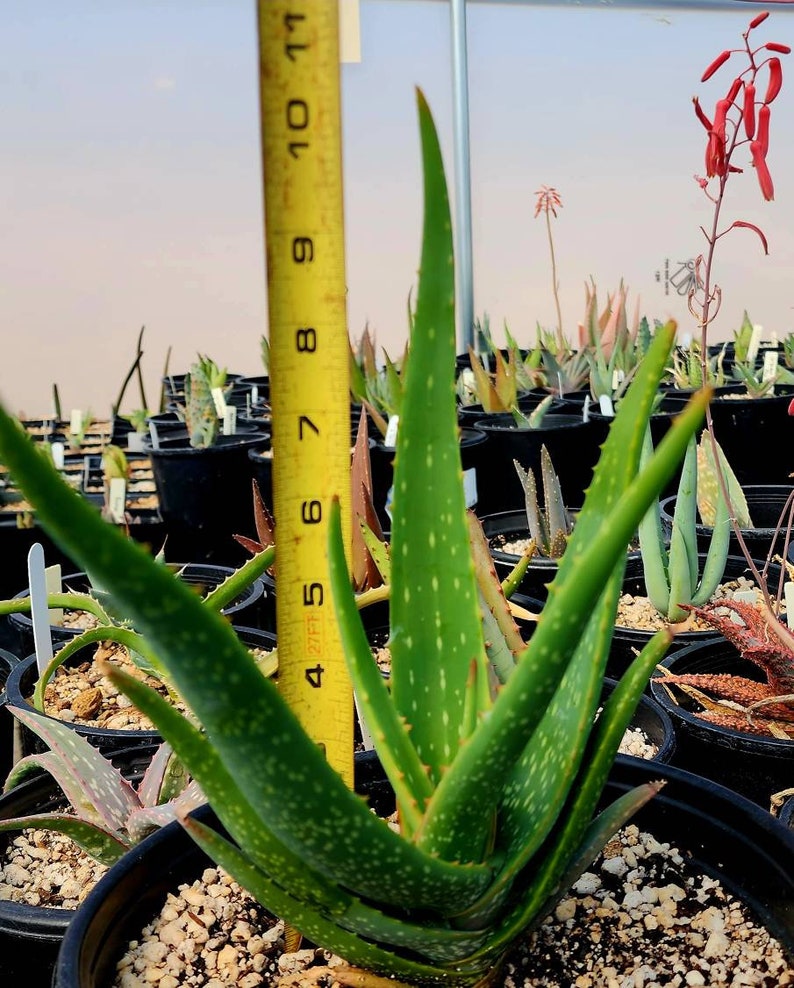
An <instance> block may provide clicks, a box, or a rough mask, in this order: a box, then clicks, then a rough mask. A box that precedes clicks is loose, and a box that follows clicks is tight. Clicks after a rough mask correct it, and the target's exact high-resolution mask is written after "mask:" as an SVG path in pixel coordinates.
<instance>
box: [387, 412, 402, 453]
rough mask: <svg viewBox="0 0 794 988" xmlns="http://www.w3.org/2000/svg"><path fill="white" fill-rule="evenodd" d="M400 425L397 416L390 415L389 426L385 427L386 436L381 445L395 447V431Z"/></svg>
mask: <svg viewBox="0 0 794 988" xmlns="http://www.w3.org/2000/svg"><path fill="white" fill-rule="evenodd" d="M399 425H400V416H399V415H390V416H389V424H388V425H387V426H386V436H385V438H384V440H383V445H384V446H388V447H390V448H391V447H392V446H396V445H397V429H398V427H399Z"/></svg>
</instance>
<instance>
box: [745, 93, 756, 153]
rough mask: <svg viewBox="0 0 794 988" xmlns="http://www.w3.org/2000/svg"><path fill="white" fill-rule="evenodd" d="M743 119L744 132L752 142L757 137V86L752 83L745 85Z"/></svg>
mask: <svg viewBox="0 0 794 988" xmlns="http://www.w3.org/2000/svg"><path fill="white" fill-rule="evenodd" d="M742 119H743V120H744V132H745V134H747V139H748V140H750V141H751V140H752V139H753V137H754V136H755V86H754V85H753V84H752V82H746V83H745V84H744V108H743V111H742Z"/></svg>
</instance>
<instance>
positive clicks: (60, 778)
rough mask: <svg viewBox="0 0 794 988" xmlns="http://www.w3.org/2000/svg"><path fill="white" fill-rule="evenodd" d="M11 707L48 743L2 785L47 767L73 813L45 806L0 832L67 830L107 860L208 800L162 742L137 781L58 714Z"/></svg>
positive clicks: (11, 820) (2, 825)
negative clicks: (122, 772) (49, 809)
mask: <svg viewBox="0 0 794 988" xmlns="http://www.w3.org/2000/svg"><path fill="white" fill-rule="evenodd" d="M9 710H10V711H11V713H12V714H13V715H14V717H16V718H17V719H18V720H20V721H21V722H22V723H23V724H24V725H25V726H26V727H28V728H29V729H30V730H31V731H33V732H34V733H35V734H37V735H38V736H39V737H40V738H41V740H42V741H44V742H45V743H46V744H47V745H48V746H49V751H46V752H42V753H37V754H33V755H28V756H26V757H25V758H22V759H21V760H20V761H18V762H17V764H16V765H15V766H14V767H13V769H12V770H11V773H10V775H9V776H8V778H7V779H6V783H5V791H6V792H8V790H9V789H13V787H14V786H16V785H19V783H20V782H24V781H25V779H27V777H28V776H29V775H31V774H36V773H38V772H40V771H45V772H49V774H50V775H51V776H52V777H53V778H54V779H55V781H56V782H57V783H58V785H59V786H60V788H61V789H62V790H63V792H64V795H65V796H66V798H67V800H68V802H69V806H70V807H71V812H63V811H56V812H51V811H48V812H44V813H36V814H32V815H29V816H24V817H8V818H6V819H4V820H0V832H2V831H6V832H7V831H14V830H22V829H24V828H26V827H31V828H33V829H36V830H56V831H59V832H60V833H63V834H66V835H67V837H71V838H72V840H73V841H75V843H77V844H79V846H80V847H81V848H82V849H83V850H84V851H85V852H86V853H87V854H89V855H90V856H91V857H92V858H95V859H96V860H97V861H100V862H101V863H102V864H106V865H111V864H113V862H114V861H117V860H118V859H119V858H120V857H121V856H122V854H125V853H126V852H127V851H128V850H129V849H130V848H131V847H134V845H135V844H137V843H139V842H140V841H142V840H143V838H144V837H146V835H147V834H149V833H151V831H152V830H156V829H157V828H158V827H163V826H165V825H166V824H167V823H170V822H171V821H172V820H176V819H177V815H178V814H179V813H188V812H190V810H193V809H195V808H196V807H197V806H200V805H201V804H202V803H204V802H206V800H205V799H204V797H203V795H202V793H201V790H200V789H199V788H198V786H197V785H196V784H195V783H194V782H190V780H189V776H188V775H187V773H186V772H185V769H184V767H183V766H182V764H181V762H180V761H179V759H178V758H176V757H175V756H174V754H173V752H172V750H171V748H170V746H169V745H167V744H162V745H160V747H159V748H158V750H157V752H156V753H155V755H154V757H153V758H152V760H151V762H150V763H149V766H148V768H147V769H146V772H145V773H144V776H143V778H142V779H141V781H140V784H139V785H138V787H137V788H134V787H133V786H132V785H131V783H129V782H128V781H127V780H126V779H125V778H124V777H123V776H122V774H121V772H120V771H119V770H118V769H117V768H115V767H114V766H113V765H112V764H111V762H110V761H109V760H108V759H107V758H105V756H104V755H102V754H100V752H99V751H98V750H97V749H96V748H94V747H93V745H91V744H89V742H88V741H86V739H85V738H83V737H81V736H80V735H79V734H78V733H77V732H76V731H73V730H71V729H70V728H68V727H66V726H65V725H64V724H62V723H61V722H60V721H58V720H54V719H53V718H51V717H44V716H42V715H41V714H39V713H36V712H33V711H25V710H22V709H21V708H19V707H10V708H9Z"/></svg>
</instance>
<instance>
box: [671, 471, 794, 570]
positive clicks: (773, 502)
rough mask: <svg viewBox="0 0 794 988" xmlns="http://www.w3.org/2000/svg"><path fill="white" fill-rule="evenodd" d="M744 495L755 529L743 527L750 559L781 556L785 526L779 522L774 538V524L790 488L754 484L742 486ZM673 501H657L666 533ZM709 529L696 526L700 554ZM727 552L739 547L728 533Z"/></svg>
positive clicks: (738, 552)
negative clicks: (780, 526)
mask: <svg viewBox="0 0 794 988" xmlns="http://www.w3.org/2000/svg"><path fill="white" fill-rule="evenodd" d="M742 490H743V491H744V496H745V498H746V499H747V508H748V510H749V512H750V518H751V519H752V521H753V524H754V525H755V528H743V529H742V530H741V532H742V538H743V539H744V541H745V545H746V546H747V549H748V551H749V553H750V555H751V556H752V558H753V559H767V558H768V557H769V555H770V553H771V554H772V555H773V556H774V555H775V554H777V555H780V556H784V555H785V553H784V552H783V549H784V544H785V540H786V523H787V520H786V519H785V518H784V519H783V524H782V528H781V530H780V531H779V532H777V537H776V535H775V533H776V530H777V526H778V522H779V521H780V519H781V516H782V514H783V510H784V508H785V507H786V502H787V501H788V499H789V498H790V497H791V494H792V491H794V487H792V486H791V485H790V484H787V485H782V484H781V485H770V484H758V485H752V486H749V487H743V488H742ZM675 505H676V498H675V496H673V497H668V498H665V499H664V500H663V501H662V502H661V509H662V524H663V525H666V526H667V530H668V532H670V531H672V524H673V513H674V512H675ZM712 532H713V529H712V528H709V527H707V526H706V525H698V526H697V543H698V549H699V550H700V552H707V551H708V547H709V542H710V541H711V535H712ZM728 552H730V553H731V554H732V555H739V554H740V553H741V548H740V546H739V540H738V539H737V538H736V536H735V534H734V533H733V531H731V538H730V543H729V546H728Z"/></svg>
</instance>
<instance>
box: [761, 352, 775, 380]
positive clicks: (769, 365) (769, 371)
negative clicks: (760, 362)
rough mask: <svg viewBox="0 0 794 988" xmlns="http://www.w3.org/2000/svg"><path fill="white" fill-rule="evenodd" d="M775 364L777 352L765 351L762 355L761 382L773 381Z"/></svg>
mask: <svg viewBox="0 0 794 988" xmlns="http://www.w3.org/2000/svg"><path fill="white" fill-rule="evenodd" d="M777 362H778V354H777V350H767V351H766V353H765V354H764V370H763V374H762V380H763V381H774V380H775V378H776V377H777Z"/></svg>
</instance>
